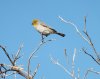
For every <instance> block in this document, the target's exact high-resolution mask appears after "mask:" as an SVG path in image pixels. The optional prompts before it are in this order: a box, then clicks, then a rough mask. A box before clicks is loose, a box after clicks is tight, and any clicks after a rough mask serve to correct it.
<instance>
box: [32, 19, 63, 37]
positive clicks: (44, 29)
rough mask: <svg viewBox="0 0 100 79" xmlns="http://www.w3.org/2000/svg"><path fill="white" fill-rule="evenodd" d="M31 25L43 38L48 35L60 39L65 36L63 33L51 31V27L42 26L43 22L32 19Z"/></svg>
mask: <svg viewBox="0 0 100 79" xmlns="http://www.w3.org/2000/svg"><path fill="white" fill-rule="evenodd" d="M32 25H33V26H34V27H35V29H36V30H37V31H38V32H39V33H40V34H41V35H42V36H43V35H44V36H46V37H47V36H48V35H50V34H58V35H60V36H62V37H64V36H65V34H63V33H59V32H57V31H56V30H54V29H52V28H51V27H49V26H47V25H46V24H44V23H43V22H41V21H40V20H38V19H34V20H33V21H32Z"/></svg>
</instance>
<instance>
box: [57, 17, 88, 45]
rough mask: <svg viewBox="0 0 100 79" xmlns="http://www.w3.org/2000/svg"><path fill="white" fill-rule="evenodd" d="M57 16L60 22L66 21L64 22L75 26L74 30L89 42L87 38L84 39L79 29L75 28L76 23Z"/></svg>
mask: <svg viewBox="0 0 100 79" xmlns="http://www.w3.org/2000/svg"><path fill="white" fill-rule="evenodd" d="M58 18H59V19H60V20H61V21H62V22H64V23H66V24H71V25H72V26H73V27H74V28H75V30H76V32H77V33H78V34H79V35H80V36H81V37H82V38H83V39H84V40H85V41H87V42H88V43H89V44H90V42H89V40H88V39H86V38H85V37H84V36H83V35H82V34H81V32H80V31H79V29H78V28H77V27H78V26H77V25H75V24H74V23H73V22H71V21H69V20H64V19H63V18H62V17H61V16H58Z"/></svg>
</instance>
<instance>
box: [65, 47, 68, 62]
mask: <svg viewBox="0 0 100 79" xmlns="http://www.w3.org/2000/svg"><path fill="white" fill-rule="evenodd" d="M64 55H65V58H66V62H67V64H68V56H67V52H66V49H64Z"/></svg>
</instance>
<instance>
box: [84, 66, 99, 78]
mask: <svg viewBox="0 0 100 79" xmlns="http://www.w3.org/2000/svg"><path fill="white" fill-rule="evenodd" d="M90 72H91V73H95V74H98V75H100V72H97V71H95V70H94V69H93V68H89V69H88V70H87V71H86V73H85V75H84V78H83V79H86V77H87V75H88V74H89V73H90Z"/></svg>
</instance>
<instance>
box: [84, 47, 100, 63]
mask: <svg viewBox="0 0 100 79" xmlns="http://www.w3.org/2000/svg"><path fill="white" fill-rule="evenodd" d="M82 50H83V52H84V53H85V54H87V55H88V56H90V57H91V58H92V59H93V60H94V61H95V62H96V63H97V64H98V65H100V63H99V62H98V61H97V60H96V59H95V58H94V57H93V56H92V55H91V54H89V53H87V52H86V50H85V49H84V48H82Z"/></svg>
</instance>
